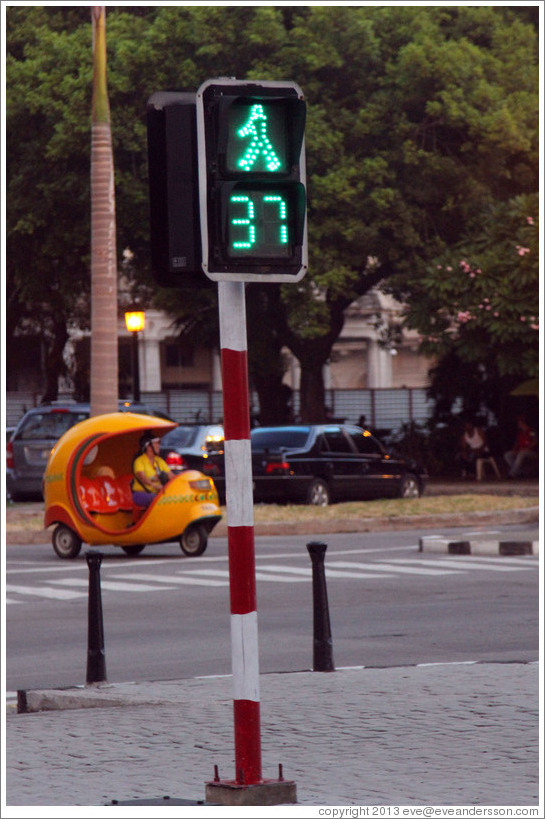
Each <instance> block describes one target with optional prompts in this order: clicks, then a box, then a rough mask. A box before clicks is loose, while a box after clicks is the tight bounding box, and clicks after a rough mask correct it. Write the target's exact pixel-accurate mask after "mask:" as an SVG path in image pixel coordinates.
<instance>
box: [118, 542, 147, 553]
mask: <svg viewBox="0 0 545 819" xmlns="http://www.w3.org/2000/svg"><path fill="white" fill-rule="evenodd" d="M121 548H122V549H123V551H124V552H125V554H126V555H139V554H140V552H142V551H144V549H145V548H146V544H145V543H137V544H135V545H134V546H122V547H121Z"/></svg>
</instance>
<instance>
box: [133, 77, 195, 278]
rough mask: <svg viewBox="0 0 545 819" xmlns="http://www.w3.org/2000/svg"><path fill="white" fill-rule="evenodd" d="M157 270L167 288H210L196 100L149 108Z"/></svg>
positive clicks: (154, 101) (173, 98) (164, 100)
mask: <svg viewBox="0 0 545 819" xmlns="http://www.w3.org/2000/svg"><path fill="white" fill-rule="evenodd" d="M147 132H148V172H149V197H150V244H151V267H152V274H153V277H154V279H155V281H156V282H157V283H158V284H160V285H161V286H163V287H195V286H198V287H203V286H206V285H207V284H209V281H208V279H207V278H206V276H205V275H204V273H203V270H202V265H201V235H200V217H199V190H198V160H197V119H196V94H195V93H191V92H186V91H158V92H156V93H154V94H152V95H151V97H150V98H149V100H148V103H147Z"/></svg>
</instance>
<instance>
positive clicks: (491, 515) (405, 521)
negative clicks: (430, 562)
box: [6, 506, 539, 546]
mask: <svg viewBox="0 0 545 819" xmlns="http://www.w3.org/2000/svg"><path fill="white" fill-rule="evenodd" d="M538 522H539V506H530V507H528V508H527V509H511V510H508V511H505V512H498V511H496V512H460V513H459V514H444V515H398V516H396V517H390V518H351V519H348V520H338V519H337V520H327V521H326V520H324V521H320V520H309V521H300V522H291V523H256V524H255V525H254V533H255V536H256V537H263V536H274V535H322V534H323V535H325V534H334V533H350V532H384V531H396V530H400V529H426V528H430V527H435V526H455V527H457V526H468V525H469V524H470V523H471V524H472V525H493V526H499V525H501V524H506V525H509V524H519V523H520V524H522V523H538ZM217 537H227V522H226V521H225V520H222V521H220V523H218V525H217V526H216V528H215V529H214V531H213V532H212V534H211V535H210V538H217ZM50 540H51V532H50V531H49V530H47V529H40V530H38V531H29V530H25V529H12V530H11V531H7V532H6V544H7V545H9V546H16V545H26V546H32V545H38V544H41V543H49V542H50Z"/></svg>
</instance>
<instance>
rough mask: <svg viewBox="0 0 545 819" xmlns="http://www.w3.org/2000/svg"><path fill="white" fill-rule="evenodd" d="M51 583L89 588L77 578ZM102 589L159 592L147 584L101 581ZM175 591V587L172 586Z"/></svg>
mask: <svg viewBox="0 0 545 819" xmlns="http://www.w3.org/2000/svg"><path fill="white" fill-rule="evenodd" d="M49 582H50V583H55V585H59V586H86V587H88V586H89V581H88V580H83V579H80V578H75V579H73V580H71V579H69V578H67V577H63V579H62V580H50V581H49ZM100 588H101V589H104V590H106V591H134V592H148V591H157V586H150V585H146V584H145V583H123V582H119V581H117V580H102V579H101V581H100ZM170 588H171V589H174V588H175V586H171V587H170Z"/></svg>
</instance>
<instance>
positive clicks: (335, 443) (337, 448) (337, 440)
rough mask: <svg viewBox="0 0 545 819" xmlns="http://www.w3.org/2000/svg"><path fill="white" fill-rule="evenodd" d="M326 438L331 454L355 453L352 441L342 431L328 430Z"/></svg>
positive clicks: (325, 433)
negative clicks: (351, 444)
mask: <svg viewBox="0 0 545 819" xmlns="http://www.w3.org/2000/svg"><path fill="white" fill-rule="evenodd" d="M324 438H325V440H326V441H327V445H328V448H329V450H330V452H340V453H345V452H351V453H353V451H354V450H353V449H352V447H351V446H350V441H349V440H348V438H347V437H346V435H344V433H343V431H342V430H341V429H326V430H325V432H324Z"/></svg>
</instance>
